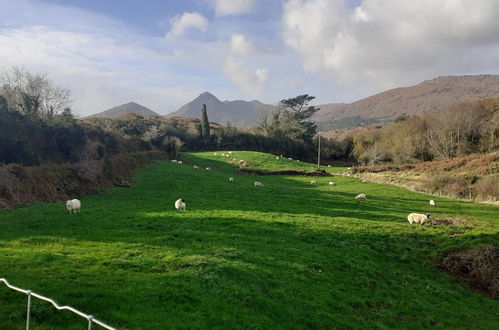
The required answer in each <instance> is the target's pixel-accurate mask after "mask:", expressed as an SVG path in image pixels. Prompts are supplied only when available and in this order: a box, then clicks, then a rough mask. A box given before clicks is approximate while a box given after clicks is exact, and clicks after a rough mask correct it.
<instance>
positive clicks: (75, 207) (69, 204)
mask: <svg viewBox="0 0 499 330" xmlns="http://www.w3.org/2000/svg"><path fill="white" fill-rule="evenodd" d="M231 154H232V151H229V152H228V153H227V154H225V153H222V154H221V156H222V157H226V158H228V157H230V156H231ZM214 155H215V156H218V153H216V152H215V153H214ZM281 158H282V155H281ZM276 159H277V160H279V156H276ZM232 160H233V161H234V160H237V158H233V159H232ZM171 162H172V163H175V164H182V161H181V160H176V159H173V160H172V161H171ZM243 162H244V161H243ZM193 168H194V169H195V170H198V169H199V166H197V165H194V166H193ZM205 170H206V171H211V168H210V167H206V168H205ZM229 182H234V178H233V177H230V178H229ZM362 183H366V180H362ZM310 184H312V185H316V184H317V181H316V180H311V181H310ZM328 184H329V185H331V186H335V185H336V183H334V182H333V181H329V182H328ZM253 185H254V187H264V186H265V185H264V184H263V183H262V182H260V181H255V182H254V183H253ZM355 199H356V200H359V201H360V200H366V199H367V196H366V194H358V195H357V196H355ZM429 203H430V206H432V207H435V206H437V203H436V202H435V201H434V200H430V202H429ZM66 208H67V210H68V211H69V214H74V213H79V212H80V210H81V201H80V200H79V199H71V200H68V201H66ZM175 209H176V210H177V211H185V209H186V203H185V201H184V200H183V199H182V198H179V199H177V200H176V201H175ZM430 216H431V215H430V214H422V213H411V214H409V215H408V216H407V220H408V221H409V223H410V224H411V225H412V224H413V223H419V224H421V225H423V224H424V223H426V222H428V221H429V219H430Z"/></svg>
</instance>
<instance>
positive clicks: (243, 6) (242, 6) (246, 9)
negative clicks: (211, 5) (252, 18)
mask: <svg viewBox="0 0 499 330" xmlns="http://www.w3.org/2000/svg"><path fill="white" fill-rule="evenodd" d="M255 5H256V1H255V0H215V13H216V14H217V16H228V15H241V14H247V13H250V12H252V11H253V10H254V9H255Z"/></svg>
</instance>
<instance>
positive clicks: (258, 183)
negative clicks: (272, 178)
mask: <svg viewBox="0 0 499 330" xmlns="http://www.w3.org/2000/svg"><path fill="white" fill-rule="evenodd" d="M253 185H254V186H255V187H264V184H263V183H261V182H259V181H255V182H254V183H253Z"/></svg>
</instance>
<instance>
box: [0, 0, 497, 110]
mask: <svg viewBox="0 0 499 330" xmlns="http://www.w3.org/2000/svg"><path fill="white" fill-rule="evenodd" d="M497 17H499V1H496V0H473V1H469V0H183V1H175V0H147V1H145V0H0V63H1V64H0V70H9V69H10V68H11V67H14V66H18V67H24V68H26V69H28V70H30V71H33V72H42V73H47V74H48V77H49V78H50V79H51V80H52V81H53V82H54V83H55V84H57V85H60V86H63V87H65V88H68V89H69V90H71V93H72V97H73V99H74V103H73V111H74V112H75V113H76V114H78V115H79V116H86V115H89V114H92V113H96V112H100V111H103V110H106V109H108V108H110V107H113V106H116V105H120V104H123V103H127V102H130V101H134V102H137V103H140V104H142V105H144V106H146V107H149V108H150V109H152V110H154V111H156V112H158V113H160V114H167V113H169V112H172V111H175V110H177V109H178V108H180V107H181V106H182V105H183V104H185V103H187V102H189V101H191V100H193V99H194V98H195V97H196V96H198V95H199V94H201V93H202V92H204V91H209V92H211V93H212V94H214V95H215V96H217V97H218V98H219V99H221V100H222V101H223V100H238V99H242V100H248V101H249V100H253V99H258V100H260V101H262V102H265V103H270V104H276V103H277V102H278V101H279V100H281V99H284V98H290V97H294V96H296V95H300V94H309V95H313V96H316V99H315V100H314V102H315V103H316V104H324V103H339V102H353V101H356V100H358V99H361V98H363V97H366V96H369V95H372V94H375V93H378V92H382V91H384V90H387V89H390V88H395V87H402V86H410V85H414V84H417V83H419V82H421V81H423V80H427V79H432V78H435V77H438V76H443V75H463V74H484V73H489V74H499V20H498V19H497Z"/></svg>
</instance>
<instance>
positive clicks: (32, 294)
mask: <svg viewBox="0 0 499 330" xmlns="http://www.w3.org/2000/svg"><path fill="white" fill-rule="evenodd" d="M0 282H3V283H5V285H6V286H7V287H8V288H10V289H12V290H15V291H18V292H21V293H24V294H25V295H27V296H28V306H27V308H26V330H29V322H30V316H31V315H30V314H31V297H35V298H38V299H40V300H44V301H47V302H49V303H51V304H52V305H53V306H54V307H55V308H57V309H58V310H68V311H71V312H73V313H75V314H77V315H79V316H81V317H83V318H85V319H86V320H87V321H88V330H91V329H92V324H93V323H95V324H97V325H100V326H101V327H103V328H104V329H108V330H116V329H115V328H113V327H111V326H109V325H107V324H106V323H104V322H102V321H99V320H97V319H94V317H93V316H92V315H88V314H85V313H82V312H80V311H79V310H77V309H75V308H73V307H71V306H60V305H59V304H57V303H56V302H55V301H53V300H52V299H50V298H47V297H44V296H42V295H39V294H38V293H35V292H33V291H31V290H25V289H21V288H18V287H17V286H14V285H11V284H10V283H9V282H8V281H7V280H6V279H5V278H0Z"/></svg>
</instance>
